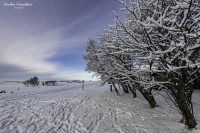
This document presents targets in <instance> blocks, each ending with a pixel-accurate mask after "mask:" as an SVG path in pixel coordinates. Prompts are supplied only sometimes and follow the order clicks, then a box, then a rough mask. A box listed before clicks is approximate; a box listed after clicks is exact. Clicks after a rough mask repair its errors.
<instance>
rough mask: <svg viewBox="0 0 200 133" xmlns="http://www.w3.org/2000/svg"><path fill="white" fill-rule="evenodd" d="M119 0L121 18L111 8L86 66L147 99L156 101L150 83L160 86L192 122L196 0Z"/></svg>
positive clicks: (199, 42) (199, 23)
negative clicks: (111, 15)
mask: <svg viewBox="0 0 200 133" xmlns="http://www.w3.org/2000/svg"><path fill="white" fill-rule="evenodd" d="M119 1H120V2H121V3H122V4H123V6H124V9H123V11H124V12H125V13H126V16H125V19H124V20H120V18H119V17H118V16H117V14H115V18H116V19H115V23H114V25H111V26H110V28H109V29H108V30H107V31H106V32H105V33H103V34H102V35H101V36H100V37H99V41H98V43H97V45H96V46H97V47H95V48H94V49H95V51H93V54H92V55H93V58H94V57H95V59H93V61H92V63H93V65H92V67H91V66H90V65H91V61H89V62H88V61H87V62H88V65H87V66H89V70H92V71H94V72H97V73H98V74H99V75H100V76H101V77H102V79H103V80H104V81H107V80H108V79H112V81H114V82H115V83H116V82H118V83H120V84H121V86H123V87H124V88H127V87H128V88H133V89H138V90H139V91H140V92H141V93H142V94H143V96H144V97H145V98H146V99H147V101H150V102H149V103H150V105H151V104H152V105H153V104H154V105H155V102H154V101H155V99H154V98H153V96H152V94H151V91H152V89H157V90H160V89H162V90H164V91H165V92H166V93H167V94H168V96H169V99H170V100H171V101H172V102H173V103H174V105H175V106H176V107H177V108H178V109H179V111H180V113H181V114H182V116H183V119H182V122H184V123H185V124H186V125H187V126H188V127H189V128H194V127H195V126H196V121H195V118H194V115H193V107H192V93H193V89H194V86H196V85H197V84H198V83H199V82H198V78H199V69H200V61H199V52H200V38H199V36H200V6H199V4H200V1H199V0H146V1H143V0H141V1H140V0H137V1H136V2H134V1H130V2H129V3H127V2H126V1H125V0H119ZM90 53H92V52H90ZM95 65H96V66H95ZM99 69H100V71H99ZM151 101H152V103H151Z"/></svg>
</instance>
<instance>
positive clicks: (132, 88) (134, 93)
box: [128, 84, 137, 98]
mask: <svg viewBox="0 0 200 133" xmlns="http://www.w3.org/2000/svg"><path fill="white" fill-rule="evenodd" d="M128 88H129V90H130V91H131V93H132V94H133V98H135V97H137V94H136V90H135V88H134V87H131V86H130V85H129V84H128Z"/></svg>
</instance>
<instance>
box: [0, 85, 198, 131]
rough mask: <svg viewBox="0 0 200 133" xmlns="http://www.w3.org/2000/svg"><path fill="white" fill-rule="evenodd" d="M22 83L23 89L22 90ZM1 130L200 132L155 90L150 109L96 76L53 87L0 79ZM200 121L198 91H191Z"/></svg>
mask: <svg viewBox="0 0 200 133" xmlns="http://www.w3.org/2000/svg"><path fill="white" fill-rule="evenodd" d="M18 88H19V91H18ZM1 90H6V91H7V93H3V94H0V133H47V132H48V133H200V128H199V125H198V126H197V128H196V129H194V130H192V131H190V130H187V129H186V127H185V126H184V125H183V124H181V123H179V120H180V119H181V117H180V114H178V113H177V111H176V110H174V109H172V108H171V107H170V105H169V104H167V103H166V102H165V100H164V98H163V97H162V96H161V95H159V94H156V100H157V101H159V102H158V104H159V107H157V108H155V109H150V108H149V106H148V104H147V102H146V101H145V100H144V99H143V98H142V97H141V96H140V95H139V96H138V98H135V99H133V98H132V96H131V94H124V93H122V92H121V96H117V95H116V93H115V92H109V86H108V85H105V86H103V87H102V86H100V85H99V83H98V82H86V83H85V88H84V90H82V89H81V83H66V84H61V85H60V86H55V87H42V86H40V87H39V88H37V87H35V88H34V87H24V86H23V85H22V84H20V83H0V91H1ZM193 98H194V99H193V101H194V109H195V117H196V119H197V122H198V123H200V102H199V101H200V91H196V92H195V94H194V97H193Z"/></svg>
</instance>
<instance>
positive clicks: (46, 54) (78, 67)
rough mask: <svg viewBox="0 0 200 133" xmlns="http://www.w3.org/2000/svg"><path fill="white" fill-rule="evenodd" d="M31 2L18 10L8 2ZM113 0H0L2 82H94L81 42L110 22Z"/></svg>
mask: <svg viewBox="0 0 200 133" xmlns="http://www.w3.org/2000/svg"><path fill="white" fill-rule="evenodd" d="M17 3H21V4H25V3H28V4H32V5H31V6H27V7H23V9H16V7H15V6H8V5H9V4H15V5H17ZM120 6H121V5H120V4H119V2H118V1H117V0H1V1H0V18H1V21H0V27H1V28H0V47H1V48H0V80H25V79H28V78H30V77H32V76H34V75H36V76H38V77H39V78H40V79H41V80H48V79H80V80H82V79H85V80H90V79H92V80H95V79H96V78H92V74H91V73H87V72H85V71H84V69H85V64H86V62H85V61H84V60H83V57H82V55H83V52H84V44H85V43H86V41H87V38H88V37H96V36H97V35H98V34H99V33H101V32H102V31H103V29H105V28H107V27H108V25H109V24H112V16H111V12H112V10H119V8H120Z"/></svg>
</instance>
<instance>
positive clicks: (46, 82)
mask: <svg viewBox="0 0 200 133" xmlns="http://www.w3.org/2000/svg"><path fill="white" fill-rule="evenodd" d="M42 85H43V86H55V85H57V81H44V82H42Z"/></svg>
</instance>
